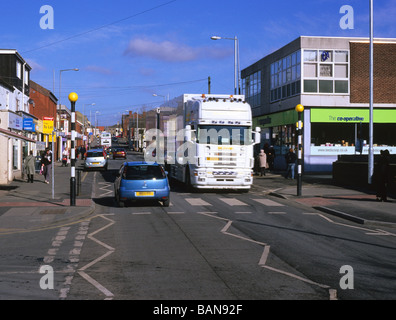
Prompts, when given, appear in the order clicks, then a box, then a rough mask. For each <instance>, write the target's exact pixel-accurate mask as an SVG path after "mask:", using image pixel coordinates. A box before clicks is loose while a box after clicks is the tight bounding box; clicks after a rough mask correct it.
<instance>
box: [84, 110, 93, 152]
mask: <svg viewBox="0 0 396 320" xmlns="http://www.w3.org/2000/svg"><path fill="white" fill-rule="evenodd" d="M94 105H95V103H85V104H83V137H84V136H85V106H94ZM83 139H84V138H83ZM88 142H89V140H88ZM88 144H89V143H88ZM84 145H85V142H84Z"/></svg>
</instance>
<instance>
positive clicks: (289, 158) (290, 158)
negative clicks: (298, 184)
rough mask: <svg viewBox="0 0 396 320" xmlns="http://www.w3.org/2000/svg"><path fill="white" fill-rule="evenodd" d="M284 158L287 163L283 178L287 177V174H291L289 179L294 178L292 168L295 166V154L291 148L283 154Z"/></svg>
mask: <svg viewBox="0 0 396 320" xmlns="http://www.w3.org/2000/svg"><path fill="white" fill-rule="evenodd" d="M285 158H286V164H287V169H286V176H285V178H286V179H288V178H289V176H290V175H291V179H294V170H295V167H296V161H297V156H296V154H295V153H294V151H293V149H292V148H290V149H289V152H288V153H287V154H286V155H285Z"/></svg>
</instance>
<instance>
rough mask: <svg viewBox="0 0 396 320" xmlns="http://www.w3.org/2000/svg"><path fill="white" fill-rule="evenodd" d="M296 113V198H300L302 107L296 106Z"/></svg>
mask: <svg viewBox="0 0 396 320" xmlns="http://www.w3.org/2000/svg"><path fill="white" fill-rule="evenodd" d="M296 111H297V113H298V128H297V129H298V158H297V196H301V189H302V121H301V114H302V113H303V112H304V106H303V105H301V104H298V105H297V106H296Z"/></svg>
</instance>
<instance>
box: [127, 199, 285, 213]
mask: <svg viewBox="0 0 396 320" xmlns="http://www.w3.org/2000/svg"><path fill="white" fill-rule="evenodd" d="M284 206H285V205H284V204H282V203H279V202H276V201H274V200H271V199H265V198H257V197H245V198H243V199H240V198H236V197H218V196H214V197H210V196H208V197H205V199H203V198H202V197H191V196H188V195H183V196H178V197H177V198H176V197H175V196H174V197H171V202H170V205H169V208H164V210H165V211H166V212H167V213H168V214H175V215H176V214H184V213H191V212H193V211H194V210H193V209H191V208H197V210H198V211H199V209H200V208H201V209H202V207H204V208H205V207H206V208H207V209H208V210H209V211H208V212H210V211H212V210H220V208H221V210H230V211H232V212H233V213H236V214H249V213H253V212H257V211H259V212H261V211H262V212H265V213H267V214H285V213H286V212H284V211H281V208H282V207H284ZM130 208H131V207H130ZM186 208H188V209H187V210H186ZM135 209H136V210H135ZM141 209H142V208H139V207H136V208H133V206H132V212H131V213H132V214H134V215H147V214H151V210H144V211H141ZM183 209H184V210H185V211H182V210H183ZM261 209H263V210H261Z"/></svg>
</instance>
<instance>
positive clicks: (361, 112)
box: [304, 108, 396, 171]
mask: <svg viewBox="0 0 396 320" xmlns="http://www.w3.org/2000/svg"><path fill="white" fill-rule="evenodd" d="M304 120H305V123H306V126H305V128H304V144H305V148H304V153H305V171H331V169H332V163H333V162H334V161H336V160H337V157H338V155H354V154H368V153H369V122H370V111H369V108H311V109H306V111H305V116H304ZM394 132H396V109H384V108H381V109H380V108H375V109H374V111H373V148H374V154H379V153H380V151H381V150H385V149H388V150H389V152H390V153H391V154H396V136H395V135H394Z"/></svg>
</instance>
